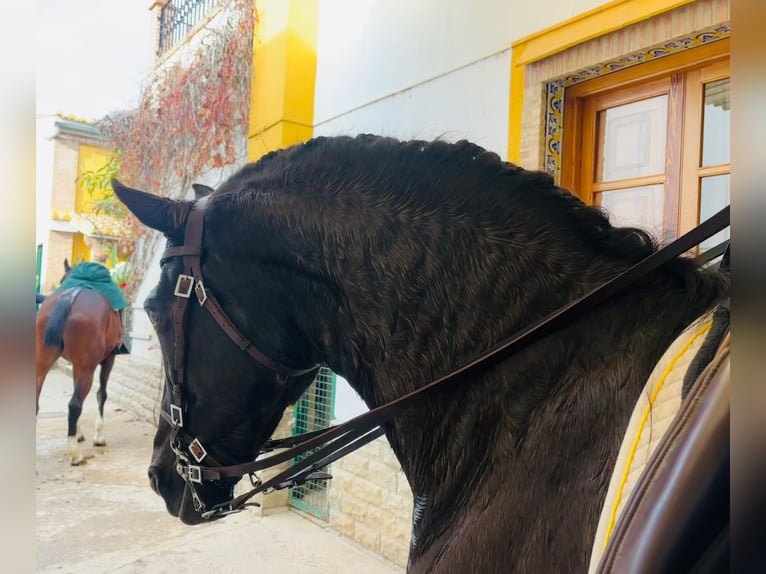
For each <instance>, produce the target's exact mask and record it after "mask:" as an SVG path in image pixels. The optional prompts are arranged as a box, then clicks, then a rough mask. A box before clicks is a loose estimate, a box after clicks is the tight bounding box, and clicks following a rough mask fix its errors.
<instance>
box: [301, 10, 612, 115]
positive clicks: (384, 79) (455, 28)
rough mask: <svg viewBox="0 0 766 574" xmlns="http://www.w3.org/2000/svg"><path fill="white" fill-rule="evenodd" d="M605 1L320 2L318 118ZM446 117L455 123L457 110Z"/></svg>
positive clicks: (497, 49)
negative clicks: (453, 119) (451, 117)
mask: <svg viewBox="0 0 766 574" xmlns="http://www.w3.org/2000/svg"><path fill="white" fill-rule="evenodd" d="M601 4H604V2H603V1H602V0H545V2H544V3H543V2H531V1H529V0H515V1H513V0H511V1H509V0H473V1H471V2H466V1H465V0H419V1H417V2H412V1H411V0H329V1H324V2H320V5H319V34H318V43H317V54H318V56H317V83H316V93H315V107H314V121H315V123H316V124H320V125H321V124H324V123H326V122H328V120H330V119H332V118H335V117H337V116H339V115H343V114H346V113H348V112H350V111H352V110H355V109H356V108H359V107H361V106H366V105H368V104H370V103H371V102H373V101H376V100H379V99H382V98H388V97H391V96H392V95H394V94H396V93H397V92H400V91H402V90H406V89H408V88H412V87H413V86H417V85H420V84H422V83H424V82H426V81H428V80H431V79H433V78H435V77H437V76H440V75H443V74H449V73H452V72H454V71H455V70H457V69H459V68H461V67H463V66H467V65H470V64H473V63H476V62H477V61H479V60H482V59H484V58H487V57H488V56H491V55H493V54H498V53H501V52H504V51H507V50H510V47H511V44H512V43H513V42H514V41H516V40H518V39H520V38H523V37H525V36H527V35H529V34H531V33H533V32H537V31H539V30H542V29H544V28H547V27H548V26H551V25H553V24H556V23H558V22H561V21H564V20H567V19H569V18H571V17H572V16H575V15H577V14H580V13H583V12H586V11H588V10H590V9H592V8H594V7H596V6H599V5H601ZM509 73H510V65H509V66H508V67H507V68H506V69H505V70H504V71H503V76H504V77H505V79H506V82H509V81H510V80H509ZM505 94H506V95H507V89H506V90H505ZM501 95H502V94H497V93H495V94H487V98H493V97H498V96H501ZM504 105H505V106H506V107H507V105H508V102H507V97H506V101H505V102H504ZM444 121H445V129H450V121H449V116H446V115H445V116H444ZM506 129H507V127H506Z"/></svg>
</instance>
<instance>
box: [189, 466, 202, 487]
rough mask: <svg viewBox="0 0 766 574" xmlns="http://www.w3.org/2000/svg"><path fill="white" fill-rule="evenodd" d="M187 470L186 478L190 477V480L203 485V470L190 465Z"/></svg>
mask: <svg viewBox="0 0 766 574" xmlns="http://www.w3.org/2000/svg"><path fill="white" fill-rule="evenodd" d="M186 469H187V472H186V476H188V477H189V480H191V481H192V482H196V483H197V484H202V469H201V468H200V467H199V466H195V465H193V464H190V465H189V466H187V467H186Z"/></svg>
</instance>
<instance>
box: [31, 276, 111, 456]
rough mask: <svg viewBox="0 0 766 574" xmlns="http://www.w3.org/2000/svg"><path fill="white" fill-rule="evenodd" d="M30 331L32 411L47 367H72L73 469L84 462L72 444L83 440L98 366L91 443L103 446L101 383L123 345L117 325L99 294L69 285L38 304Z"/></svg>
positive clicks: (103, 387)
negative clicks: (85, 408)
mask: <svg viewBox="0 0 766 574" xmlns="http://www.w3.org/2000/svg"><path fill="white" fill-rule="evenodd" d="M75 267H76V266H75ZM64 269H65V271H66V273H65V275H64V279H65V278H66V277H68V275H69V274H70V273H71V270H72V269H74V267H69V264H68V262H66V261H65V262H64ZM62 282H63V279H62ZM35 331H36V334H35V341H36V345H35V348H36V357H35V375H36V379H37V395H36V401H37V410H39V408H40V391H41V389H42V387H43V383H44V382H45V377H46V376H47V375H48V371H50V369H51V367H52V366H53V363H55V362H56V359H58V358H59V357H64V358H65V359H66V360H68V361H70V362H71V363H72V377H73V379H74V394H73V395H72V399H71V400H70V401H69V425H68V426H69V428H68V432H67V454H68V455H69V461H70V463H71V464H73V465H77V464H80V463H81V462H83V460H84V457H83V455H82V453H81V452H80V449H79V445H78V442H80V441H83V440H84V437H83V434H82V432H81V431H80V428H79V418H80V414H81V413H82V405H83V401H84V400H85V397H87V396H88V393H89V392H90V388H91V385H92V384H93V375H94V374H95V371H96V367H97V366H99V365H101V370H100V372H99V389H98V392H97V395H96V396H97V398H98V418H97V419H96V431H95V434H94V435H93V444H94V445H96V446H104V445H105V444H106V440H105V439H104V436H103V430H104V403H105V402H106V384H107V381H108V380H109V374H110V373H111V371H112V367H113V366H114V356H115V355H114V351H115V349H116V348H117V347H119V345H120V344H121V343H122V341H123V327H122V323H121V322H120V317H119V315H118V312H117V311H115V310H114V309H112V306H111V304H110V302H109V300H108V299H107V298H106V297H105V296H104V295H102V294H101V293H99V292H98V291H95V290H93V289H88V288H86V287H73V288H67V289H60V290H58V291H56V292H54V293H53V294H51V295H50V296H48V297H47V298H46V299H45V301H43V303H42V304H41V305H40V310H39V311H38V313H37V320H36V327H35Z"/></svg>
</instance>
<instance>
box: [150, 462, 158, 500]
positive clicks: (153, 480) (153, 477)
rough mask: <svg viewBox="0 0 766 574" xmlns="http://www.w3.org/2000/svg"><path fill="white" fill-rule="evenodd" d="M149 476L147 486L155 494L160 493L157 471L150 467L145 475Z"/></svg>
mask: <svg viewBox="0 0 766 574" xmlns="http://www.w3.org/2000/svg"><path fill="white" fill-rule="evenodd" d="M147 474H148V475H149V484H150V485H151V487H152V490H153V491H154V492H156V493H157V494H159V493H160V478H159V476H158V475H157V470H156V469H155V468H154V467H152V466H150V467H149V472H148V473H147Z"/></svg>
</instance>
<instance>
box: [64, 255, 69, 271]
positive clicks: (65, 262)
mask: <svg viewBox="0 0 766 574" xmlns="http://www.w3.org/2000/svg"><path fill="white" fill-rule="evenodd" d="M70 269H71V267H70V266H69V259H67V258H66V257H64V272H69V270H70Z"/></svg>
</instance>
